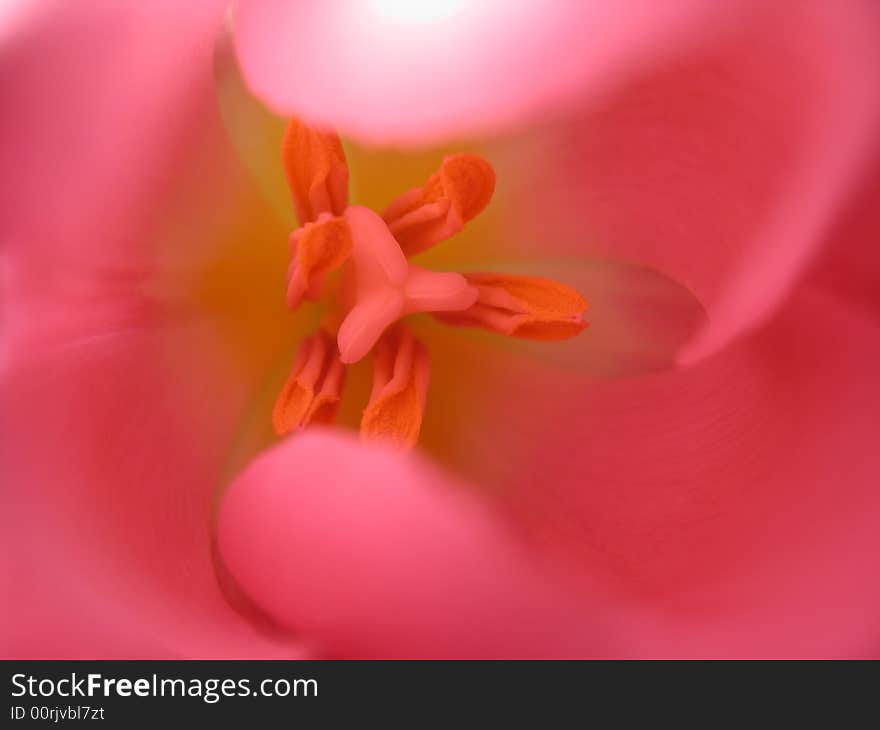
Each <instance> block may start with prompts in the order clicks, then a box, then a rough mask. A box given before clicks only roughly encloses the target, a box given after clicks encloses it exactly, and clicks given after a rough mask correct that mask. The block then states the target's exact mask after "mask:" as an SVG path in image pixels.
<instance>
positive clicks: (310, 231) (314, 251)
mask: <svg viewBox="0 0 880 730" xmlns="http://www.w3.org/2000/svg"><path fill="white" fill-rule="evenodd" d="M290 253H291V261H290V268H289V269H288V270H287V306H288V307H290V308H291V309H296V308H297V306H299V303H300V302H301V301H302V299H303V297H307V298H309V299H315V298H317V296H318V294H319V293H320V287H321V284H322V283H323V280H324V276H326V275H327V274H328V273H330V272H331V271H334V270H335V269H337V268H339V267H340V266H341V265H342V264H343V263H345V261H346V260H347V259H348V257H349V256H351V232H350V231H349V228H348V224H347V223H346V222H345V220H344V219H342V218H336V217H333V216H331V215H330V214H329V213H321V215H320V216H319V217H318V219H317V220H316V221H315V222H313V223H307V224H306V225H305V226H303V227H302V228H297V229H296V230H295V231H294V232H293V233H291V234H290Z"/></svg>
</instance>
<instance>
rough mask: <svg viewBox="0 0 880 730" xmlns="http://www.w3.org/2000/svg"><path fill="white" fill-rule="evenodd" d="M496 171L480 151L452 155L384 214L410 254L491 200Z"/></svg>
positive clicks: (447, 233)
mask: <svg viewBox="0 0 880 730" xmlns="http://www.w3.org/2000/svg"><path fill="white" fill-rule="evenodd" d="M494 191H495V172H494V171H493V170H492V166H491V165H490V164H489V163H488V162H487V161H486V160H484V159H483V158H482V157H479V156H478V155H470V154H460V155H450V156H448V157H446V158H444V160H443V164H442V165H441V167H440V170H439V171H437V172H435V173H434V174H433V175H431V177H430V178H428V181H427V182H426V183H425V185H424V187H421V188H414V189H413V190H410V191H408V192H406V193H404V194H403V195H401V196H400V197H399V198H397V199H396V200H395V201H394V202H392V203H391V205H389V206H388V208H387V209H386V210H385V213H384V214H383V216H382V217H383V218H384V219H385V222H386V223H387V224H388V228H389V229H390V231H391V233H392V234H393V235H394V237H395V238H396V239H397V241H398V243H399V244H400V247H401V249H403V252H404V253H405V254H406V255H407V256H412V255H413V254H416V253H419V252H420V251H424V250H425V249H428V248H430V247H431V246H433V245H434V244H436V243H439V242H440V241H443V240H445V239H447V238H449V237H450V236H452V235H454V234H456V233H458V232H459V231H460V230H461V229H462V228H463V227H464V224H465V223H467V222H468V221H469V220H470V219H471V218H473V217H475V216H476V215H477V214H478V213H480V212H481V211H482V210H483V208H485V207H486V206H487V205H488V204H489V200H490V199H491V198H492V193H493V192H494Z"/></svg>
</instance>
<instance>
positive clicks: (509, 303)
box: [272, 119, 587, 449]
mask: <svg viewBox="0 0 880 730" xmlns="http://www.w3.org/2000/svg"><path fill="white" fill-rule="evenodd" d="M281 161H282V164H283V165H284V171H285V174H286V175H287V180H288V182H289V184H290V192H291V197H292V200H293V206H294V208H295V209H296V213H297V216H298V217H299V223H300V227H299V228H297V229H296V230H295V231H294V232H293V233H291V235H290V240H289V242H290V250H291V262H290V266H289V268H288V272H287V304H288V306H289V307H290V308H291V309H297V308H298V307H299V306H300V305H301V304H302V303H303V301H305V300H310V299H311V300H315V299H322V300H323V301H325V303H327V304H329V308H328V310H327V311H326V312H325V314H324V316H323V319H322V322H323V327H322V329H321V330H320V331H318V332H317V333H316V334H314V335H312V336H311V337H308V338H307V339H305V340H304V341H303V342H302V343H301V344H300V346H299V350H298V352H297V355H296V358H295V360H294V363H293V368H292V370H291V372H290V376H289V378H288V380H287V383H286V384H285V385H284V387H283V389H282V390H281V393H280V395H279V396H278V399H277V401H276V403H275V407H274V409H273V411H272V423H273V426H274V428H275V431H276V433H278V435H279V436H283V435H285V434H288V433H291V432H296V431H298V430H300V429H303V428H305V427H306V426H308V425H309V424H312V423H331V422H332V421H333V420H334V419H335V417H336V414H337V411H338V409H339V406H340V402H341V398H342V390H343V385H344V382H345V374H346V367H347V365H349V364H352V365H353V364H354V363H357V362H358V361H360V360H361V359H363V358H366V357H368V356H370V355H371V354H372V367H373V386H372V392H371V394H370V398H369V402H368V403H367V406H366V408H365V409H364V411H363V416H362V418H361V423H360V431H361V436H362V438H363V439H364V440H365V441H368V442H371V443H374V442H379V443H383V444H391V445H393V446H395V447H398V448H401V449H407V448H411V447H413V446H415V444H416V443H417V441H418V438H419V433H420V431H421V428H422V420H423V418H424V414H425V403H426V401H427V394H428V381H429V379H430V370H431V365H430V360H429V357H428V352H427V350H426V349H425V347H424V345H422V344H421V343H420V342H418V341H417V340H416V339H415V337H414V336H413V334H412V332H411V331H410V330H409V329H408V328H407V326H406V325H405V324H403V323H402V322H401V321H400V320H401V318H404V317H407V316H410V315H415V314H420V313H424V314H431V315H433V316H434V317H436V318H438V319H440V320H441V321H443V322H446V323H449V324H453V325H461V326H475V327H482V328H484V329H488V330H491V331H492V332H496V333H500V334H503V335H508V336H512V337H526V338H530V339H535V340H561V339H566V338H568V337H573V336H575V335H577V334H578V333H579V332H581V331H582V330H583V329H584V327H586V323H585V322H584V321H583V314H584V312H585V311H586V309H587V302H586V300H584V298H583V297H582V296H581V295H580V294H579V293H578V292H576V291H575V290H574V289H572V288H571V287H570V286H567V285H565V284H561V283H559V282H556V281H553V280H551V279H544V278H541V277H537V276H513V275H506V274H483V273H479V274H459V273H455V272H437V271H431V270H429V269H426V268H423V267H421V266H418V265H417V264H414V263H412V262H411V261H410V260H409V257H410V256H412V255H413V254H416V253H419V252H421V251H424V250H426V249H428V248H431V247H432V246H434V245H436V244H438V243H440V242H441V241H444V240H446V239H447V238H449V237H450V236H453V235H455V234H456V233H458V232H459V231H461V230H462V228H463V227H464V226H465V224H466V223H467V222H468V221H470V220H471V219H472V218H474V217H475V216H477V215H478V214H479V213H480V212H481V211H482V210H483V209H484V208H486V206H487V205H488V204H489V202H490V200H491V198H492V195H493V193H494V190H495V173H494V171H493V170H492V166H491V165H490V164H489V162H488V161H487V160H485V159H483V158H482V157H480V156H479V155H475V154H469V153H466V154H456V155H450V156H447V157H445V158H444V159H443V161H442V163H441V165H440V169H439V170H438V171H437V172H435V173H434V174H433V175H431V176H430V177H429V178H428V180H427V181H426V182H425V184H424V185H422V186H421V187H416V188H412V189H410V190H408V191H407V192H404V193H403V194H402V195H400V196H399V197H398V198H397V199H396V200H394V201H392V202H391V203H390V205H389V206H388V207H387V209H386V210H385V211H384V213H383V214H382V215H379V214H378V213H376V212H375V211H372V210H370V209H369V208H366V207H364V206H360V205H350V204H349V200H348V177H349V174H348V166H347V163H346V160H345V151H344V149H343V146H342V143H341V141H340V140H339V138H338V137H337V136H336V135H335V134H334V133H333V132H331V131H328V130H320V129H316V128H313V127H310V126H308V125H306V124H305V123H303V122H302V121H301V120H299V119H292V120H291V121H290V124H289V125H288V128H287V130H286V132H285V135H284V140H283V143H282V150H281ZM337 270H340V274H341V275H340V276H339V277H334V279H333V283H332V284H329V283H327V282H328V276H329V275H330V274H332V273H333V272H335V271H337Z"/></svg>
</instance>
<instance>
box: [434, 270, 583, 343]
mask: <svg viewBox="0 0 880 730" xmlns="http://www.w3.org/2000/svg"><path fill="white" fill-rule="evenodd" d="M465 278H466V279H467V281H468V283H469V284H471V285H473V286H475V287H476V288H477V291H478V292H479V294H478V296H477V301H476V304H474V306H472V307H471V308H470V309H466V310H465V311H463V312H453V313H448V314H445V313H444V314H439V315H437V316H438V317H439V318H440V319H442V320H443V321H444V322H446V323H448V324H455V325H461V326H473V327H483V328H485V329H488V330H491V331H493V332H499V333H501V334H504V335H509V336H511V337H524V338H527V339H533V340H564V339H568V338H569V337H574V336H575V335H576V334H578V333H579V332H581V331H582V330H583V329H584V328H585V327H586V326H587V323H586V322H584V321H583V314H584V312H585V311H586V309H587V306H588V305H587V301H586V300H585V299H584V298H583V297H582V296H581V295H580V294H578V293H577V292H576V291H575V290H574V289H572V288H571V287H570V286H566V285H565V284H560V283H559V282H558V281H553V280H552V279H545V278H543V277H539V276H512V275H507V274H465Z"/></svg>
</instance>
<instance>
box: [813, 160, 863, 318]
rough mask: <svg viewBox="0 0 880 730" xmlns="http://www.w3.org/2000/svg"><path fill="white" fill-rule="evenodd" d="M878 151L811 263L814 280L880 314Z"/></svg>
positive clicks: (858, 304)
mask: <svg viewBox="0 0 880 730" xmlns="http://www.w3.org/2000/svg"><path fill="white" fill-rule="evenodd" d="M878 241H880V154H878V155H874V157H873V158H872V164H871V165H870V166H869V169H868V170H867V174H866V175H865V179H864V180H862V181H861V182H860V185H859V189H858V190H857V191H856V192H855V194H853V195H852V196H851V197H850V200H849V202H848V204H847V205H846V207H845V208H844V209H843V210H842V211H841V214H840V216H839V218H838V219H837V221H836V223H835V225H834V226H833V228H832V229H831V231H830V233H829V235H828V239H827V243H826V246H825V248H824V250H823V251H822V255H821V256H820V257H819V258H818V259H817V260H816V261H815V262H814V263H813V267H812V269H811V272H810V273H811V276H812V278H813V280H814V281H816V282H817V283H819V284H821V285H823V286H826V287H829V288H831V289H833V290H834V291H835V292H837V293H838V294H840V295H841V296H843V297H846V298H847V299H848V300H849V301H851V302H853V303H854V304H856V305H857V306H861V307H866V308H867V309H869V310H870V311H872V312H874V313H875V314H878V315H880V246H878V245H877V242H878Z"/></svg>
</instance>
